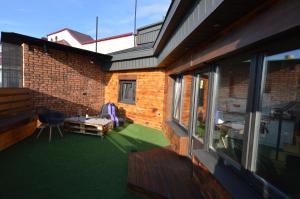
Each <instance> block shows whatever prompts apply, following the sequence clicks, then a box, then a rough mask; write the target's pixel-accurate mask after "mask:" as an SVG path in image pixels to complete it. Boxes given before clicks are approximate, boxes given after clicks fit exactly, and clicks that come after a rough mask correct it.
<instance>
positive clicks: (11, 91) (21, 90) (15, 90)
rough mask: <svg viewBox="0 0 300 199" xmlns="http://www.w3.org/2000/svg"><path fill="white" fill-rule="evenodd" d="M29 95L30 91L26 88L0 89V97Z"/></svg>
mask: <svg viewBox="0 0 300 199" xmlns="http://www.w3.org/2000/svg"><path fill="white" fill-rule="evenodd" d="M29 93H30V90H29V89H27V88H0V96H7V95H19V94H29Z"/></svg>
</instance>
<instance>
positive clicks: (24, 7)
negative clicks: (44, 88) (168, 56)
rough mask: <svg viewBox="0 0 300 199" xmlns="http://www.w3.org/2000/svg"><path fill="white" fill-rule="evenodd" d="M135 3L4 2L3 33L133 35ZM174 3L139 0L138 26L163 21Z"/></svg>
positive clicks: (100, 0) (122, 0) (99, 0)
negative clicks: (70, 32)
mask: <svg viewBox="0 0 300 199" xmlns="http://www.w3.org/2000/svg"><path fill="white" fill-rule="evenodd" d="M134 2H135V0H5V1H2V2H1V4H0V5H1V11H0V31H5V32H16V33H20V34H24V35H29V36H33V37H37V38H41V37H44V36H46V35H47V34H48V33H51V32H54V31H57V30H59V29H62V28H71V29H73V30H76V31H79V32H82V33H85V34H88V35H90V36H92V37H93V38H95V34H96V33H95V32H96V31H95V23H96V22H95V21H96V16H98V17H99V34H98V38H103V37H108V36H113V35H118V34H122V33H128V32H133V29H134ZM170 3H171V0H138V8H137V27H141V26H144V25H147V24H150V23H154V22H158V21H162V20H163V17H164V16H165V15H166V12H167V10H168V8H169V5H170Z"/></svg>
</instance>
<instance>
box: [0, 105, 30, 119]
mask: <svg viewBox="0 0 300 199" xmlns="http://www.w3.org/2000/svg"><path fill="white" fill-rule="evenodd" d="M32 109H33V108H32V106H24V107H19V108H15V109H10V110H6V111H2V112H0V119H1V118H6V117H11V116H14V115H18V114H22V113H24V112H29V111H32Z"/></svg>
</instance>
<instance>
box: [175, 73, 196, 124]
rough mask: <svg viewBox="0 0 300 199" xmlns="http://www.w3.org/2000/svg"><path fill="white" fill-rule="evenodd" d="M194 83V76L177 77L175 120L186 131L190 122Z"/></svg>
mask: <svg viewBox="0 0 300 199" xmlns="http://www.w3.org/2000/svg"><path fill="white" fill-rule="evenodd" d="M192 82H193V76H192V75H184V76H179V77H177V78H176V79H175V84H174V96H173V119H174V120H175V121H177V122H178V123H179V124H180V126H182V127H183V128H185V129H188V127H189V122H190V112H191V111H190V108H191V94H192Z"/></svg>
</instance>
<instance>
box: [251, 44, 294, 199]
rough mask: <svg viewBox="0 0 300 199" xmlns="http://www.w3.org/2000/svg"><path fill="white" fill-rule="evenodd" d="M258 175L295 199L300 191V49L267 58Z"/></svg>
mask: <svg viewBox="0 0 300 199" xmlns="http://www.w3.org/2000/svg"><path fill="white" fill-rule="evenodd" d="M264 67H265V71H266V74H265V82H264V84H263V85H264V86H263V90H262V91H263V92H262V93H263V94H262V96H261V97H260V99H261V103H260V104H261V107H260V111H261V117H260V125H259V127H260V129H259V132H258V133H257V135H258V149H257V158H256V169H255V170H256V174H257V175H259V176H261V177H263V178H264V179H266V180H268V181H269V182H271V183H272V184H273V185H275V186H276V187H278V188H279V189H281V190H282V191H284V192H285V193H287V194H288V195H289V196H290V197H291V198H299V197H300V194H299V187H300V172H299V171H300V170H299V168H300V49H298V50H293V51H288V52H284V53H280V54H275V55H269V56H266V57H265V64H264Z"/></svg>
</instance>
